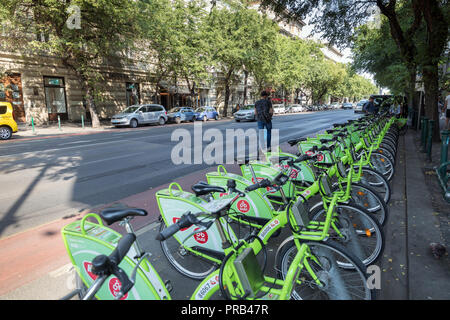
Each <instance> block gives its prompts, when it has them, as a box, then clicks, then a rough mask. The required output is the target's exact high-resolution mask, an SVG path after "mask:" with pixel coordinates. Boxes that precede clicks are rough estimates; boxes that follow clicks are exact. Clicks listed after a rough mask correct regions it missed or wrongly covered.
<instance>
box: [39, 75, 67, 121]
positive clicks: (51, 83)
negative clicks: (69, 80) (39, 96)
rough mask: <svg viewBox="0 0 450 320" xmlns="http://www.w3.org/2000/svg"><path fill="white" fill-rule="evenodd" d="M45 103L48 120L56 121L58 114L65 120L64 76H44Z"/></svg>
mask: <svg viewBox="0 0 450 320" xmlns="http://www.w3.org/2000/svg"><path fill="white" fill-rule="evenodd" d="M44 89H45V104H46V106H47V112H48V114H49V120H50V121H56V120H57V119H58V115H59V116H62V118H63V119H64V120H67V104H66V91H65V86H64V78H55V77H44Z"/></svg>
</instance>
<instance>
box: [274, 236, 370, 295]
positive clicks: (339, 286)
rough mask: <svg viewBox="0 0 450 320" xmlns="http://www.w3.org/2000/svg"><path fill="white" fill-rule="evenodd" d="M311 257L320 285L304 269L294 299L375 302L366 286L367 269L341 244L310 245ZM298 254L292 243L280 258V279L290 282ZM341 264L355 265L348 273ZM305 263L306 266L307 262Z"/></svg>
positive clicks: (309, 258) (293, 291)
mask: <svg viewBox="0 0 450 320" xmlns="http://www.w3.org/2000/svg"><path fill="white" fill-rule="evenodd" d="M303 243H305V244H307V245H308V247H309V250H310V252H311V256H310V257H307V258H306V260H307V262H308V263H309V265H310V267H311V269H312V270H313V272H314V274H315V276H317V277H318V279H319V281H320V285H318V284H317V283H316V281H314V280H313V277H312V275H311V273H310V272H309V271H308V270H307V269H306V268H304V267H303V268H302V270H301V273H300V275H299V277H298V279H299V280H298V281H297V282H296V283H295V284H294V287H293V290H292V294H291V298H292V299H296V300H371V299H372V298H373V292H372V290H371V289H369V288H368V287H367V285H366V281H367V275H366V268H365V266H364V265H363V264H362V263H361V261H359V260H358V258H356V257H355V256H354V255H353V254H351V253H350V252H348V250H346V249H345V248H343V247H342V246H340V245H339V244H337V243H335V242H332V241H330V240H327V241H320V242H319V241H307V242H303ZM296 254H297V247H296V245H295V243H294V241H290V242H288V243H287V244H286V245H285V246H284V248H283V249H282V251H281V254H280V255H279V256H278V258H277V270H278V276H279V277H281V278H282V279H285V278H286V275H287V272H288V270H289V267H290V265H291V262H292V261H293V259H294V258H295V255H296ZM339 261H346V263H347V264H351V265H353V268H352V269H345V268H342V267H341V266H340V265H339V263H338V262H339ZM303 263H305V262H303ZM299 267H302V266H299Z"/></svg>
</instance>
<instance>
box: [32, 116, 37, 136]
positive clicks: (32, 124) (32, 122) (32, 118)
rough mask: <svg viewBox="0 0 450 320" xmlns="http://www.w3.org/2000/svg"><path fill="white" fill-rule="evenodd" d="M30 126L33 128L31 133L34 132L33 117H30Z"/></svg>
mask: <svg viewBox="0 0 450 320" xmlns="http://www.w3.org/2000/svg"><path fill="white" fill-rule="evenodd" d="M31 128H32V129H33V134H35V133H36V132H35V131H34V119H33V117H31Z"/></svg>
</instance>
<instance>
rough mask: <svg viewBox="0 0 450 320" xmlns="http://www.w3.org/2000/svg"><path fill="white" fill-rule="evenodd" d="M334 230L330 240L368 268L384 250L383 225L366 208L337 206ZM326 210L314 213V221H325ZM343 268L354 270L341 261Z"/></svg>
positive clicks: (321, 209) (331, 232)
mask: <svg viewBox="0 0 450 320" xmlns="http://www.w3.org/2000/svg"><path fill="white" fill-rule="evenodd" d="M335 212H336V214H337V215H336V218H334V219H335V220H334V228H336V229H334V228H330V230H329V234H330V239H332V240H334V241H336V242H338V243H339V244H341V245H342V246H344V247H345V248H346V249H347V250H349V251H350V252H351V253H353V254H354V255H355V256H356V257H358V258H359V259H360V260H361V261H362V263H363V264H364V265H366V266H369V265H371V264H372V263H374V262H375V261H376V260H377V259H378V258H379V257H380V255H381V253H382V252H383V249H384V233H383V230H382V227H381V225H380V224H379V223H378V221H376V220H375V219H373V218H372V216H371V214H370V213H368V212H367V211H366V210H365V209H364V208H361V207H358V206H355V205H347V204H337V205H336V207H335ZM326 213H327V212H326V210H325V209H324V208H323V207H319V208H316V209H315V210H314V211H313V212H312V213H311V216H312V220H313V221H325V218H326ZM339 263H340V266H341V267H343V268H352V267H353V266H352V265H349V264H347V263H346V261H340V262H339Z"/></svg>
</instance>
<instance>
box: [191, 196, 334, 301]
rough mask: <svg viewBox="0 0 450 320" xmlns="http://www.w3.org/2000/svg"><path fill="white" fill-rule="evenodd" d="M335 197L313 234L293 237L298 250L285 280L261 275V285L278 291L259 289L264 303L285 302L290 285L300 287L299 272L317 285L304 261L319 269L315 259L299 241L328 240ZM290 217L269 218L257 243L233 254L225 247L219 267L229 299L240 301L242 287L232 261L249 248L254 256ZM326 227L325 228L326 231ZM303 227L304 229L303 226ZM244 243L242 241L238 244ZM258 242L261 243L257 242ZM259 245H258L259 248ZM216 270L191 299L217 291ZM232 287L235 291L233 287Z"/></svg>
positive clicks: (208, 296)
mask: <svg viewBox="0 0 450 320" xmlns="http://www.w3.org/2000/svg"><path fill="white" fill-rule="evenodd" d="M337 198H338V196H337V195H335V196H334V197H333V199H332V200H331V203H330V206H329V208H328V214H327V219H326V221H325V222H314V221H313V225H314V226H315V227H316V228H317V231H306V232H304V231H301V232H299V233H293V236H294V239H296V245H297V246H298V251H297V254H296V256H295V258H294V260H293V262H292V263H291V266H290V267H289V270H288V273H287V276H286V278H285V280H281V279H276V278H273V277H269V276H266V275H264V281H265V282H268V283H270V284H271V285H276V286H278V287H279V288H273V287H269V286H264V285H263V286H261V287H260V288H259V290H260V291H261V292H263V293H266V295H267V294H269V295H270V294H271V295H272V296H264V297H262V298H266V299H280V300H285V299H288V298H289V297H290V295H291V292H292V286H293V283H294V282H297V283H301V281H299V280H298V276H299V274H300V272H301V271H302V270H303V268H306V269H307V271H308V272H309V274H310V275H311V277H312V279H313V280H314V281H315V282H316V284H317V285H319V286H320V285H321V284H320V280H319V279H318V277H317V275H316V274H315V273H314V271H313V270H312V268H311V267H310V265H309V262H308V260H309V259H313V260H314V261H315V262H316V263H317V264H319V265H320V262H319V261H318V259H316V258H315V257H314V255H313V254H312V253H311V251H310V250H309V247H308V246H307V245H306V244H304V243H301V240H314V241H321V240H324V239H326V238H327V237H328V233H327V230H328V229H329V225H330V224H331V217H332V214H331V213H332V212H333V208H334V206H335V204H336V201H337ZM289 215H291V213H290V211H289V210H286V211H284V212H283V213H280V214H278V215H277V216H276V217H273V218H272V219H271V220H270V221H269V222H268V223H267V224H266V225H265V226H263V227H262V228H261V230H260V231H259V233H258V234H257V237H258V238H259V240H256V241H253V242H251V243H248V242H242V243H243V245H241V246H240V247H239V249H238V250H237V251H236V249H235V248H233V247H229V248H227V249H225V253H226V255H227V257H229V258H228V260H227V261H226V265H225V266H224V267H223V269H224V271H223V276H222V279H223V280H224V283H223V284H224V286H226V288H227V290H228V291H229V294H230V296H231V297H232V298H235V299H237V298H240V297H243V296H244V295H245V291H244V286H243V284H242V282H241V280H240V278H239V277H238V276H237V272H236V269H235V267H234V266H233V263H232V262H233V260H234V259H236V257H237V256H238V255H239V254H240V253H241V252H242V251H243V250H244V249H245V248H251V249H252V250H253V252H254V253H255V254H258V253H259V252H260V251H261V250H262V249H263V245H266V244H267V243H268V241H269V239H270V238H271V237H272V235H273V234H274V233H276V232H277V231H278V230H280V229H281V228H284V227H285V226H286V225H287V224H289V223H292V222H291V221H293V217H292V216H291V217H290V218H288V216H289ZM327 225H328V227H327ZM304 227H307V226H304ZM241 241H244V240H241ZM260 241H261V242H260ZM261 243H262V244H261ZM219 277H220V270H216V271H215V272H213V273H212V274H211V275H210V276H208V277H207V278H205V279H204V280H203V281H202V282H201V283H200V285H199V286H198V287H197V289H196V291H195V292H194V294H193V295H192V297H191V299H199V298H201V299H205V298H206V299H208V298H210V297H211V296H212V295H213V294H214V293H216V292H217V290H219V288H218V287H219V281H220V279H219ZM234 284H236V287H235V286H234Z"/></svg>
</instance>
